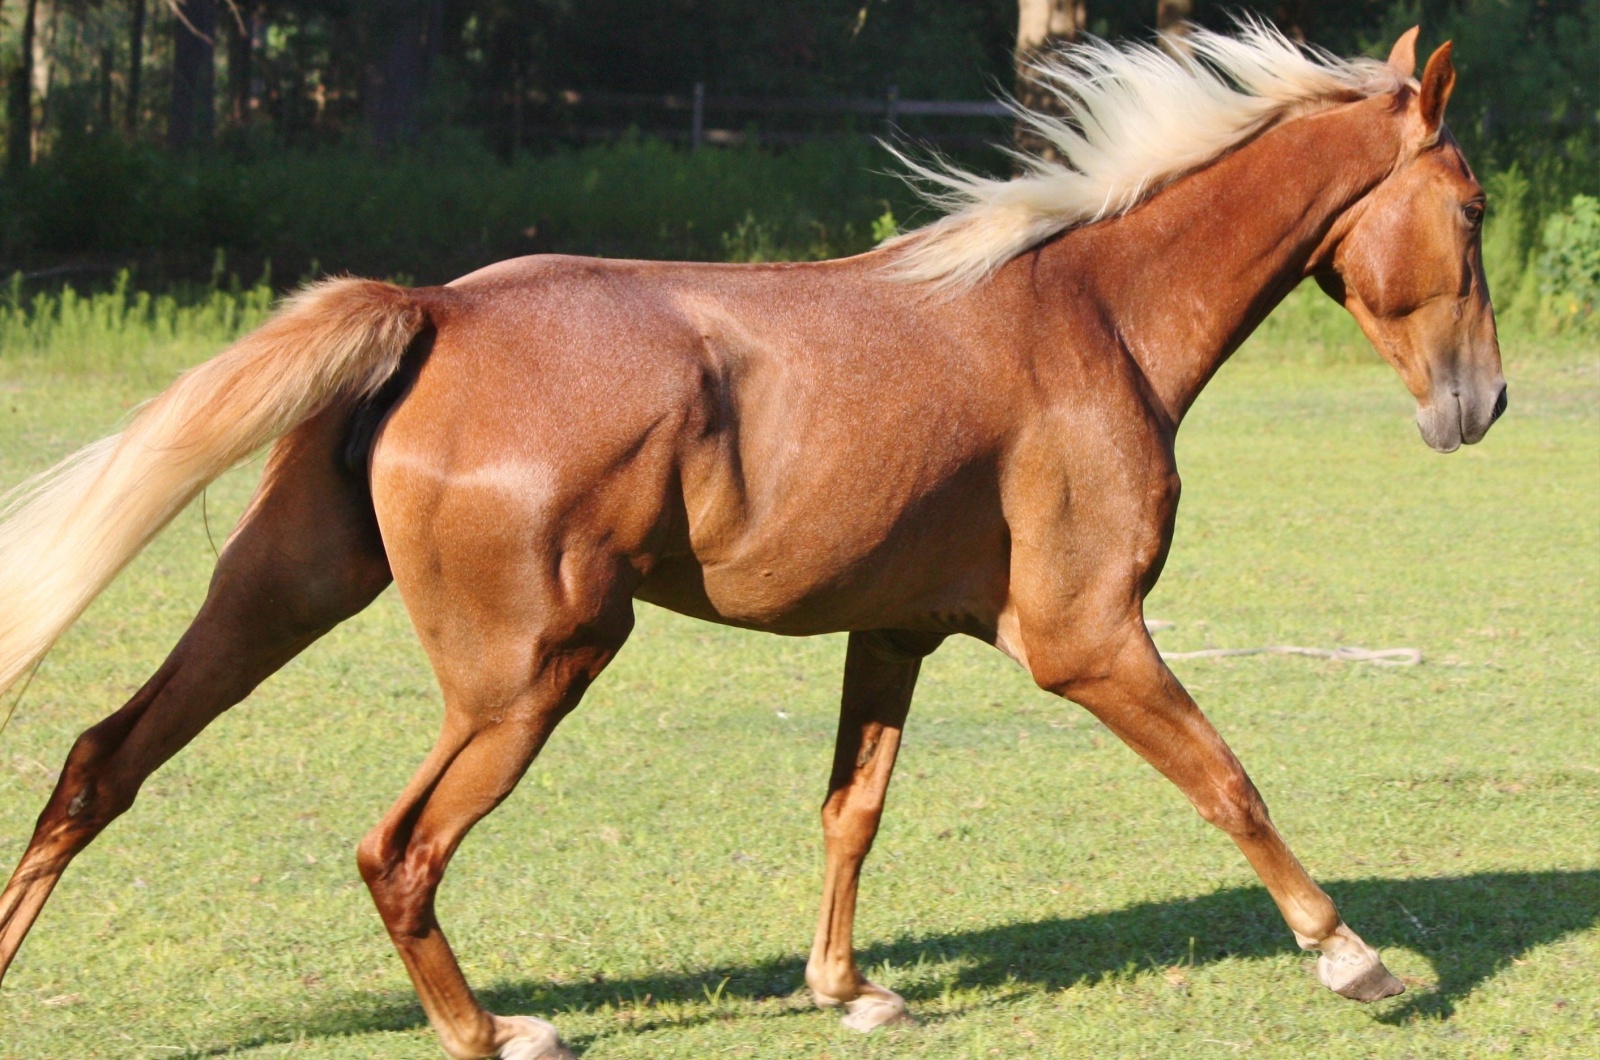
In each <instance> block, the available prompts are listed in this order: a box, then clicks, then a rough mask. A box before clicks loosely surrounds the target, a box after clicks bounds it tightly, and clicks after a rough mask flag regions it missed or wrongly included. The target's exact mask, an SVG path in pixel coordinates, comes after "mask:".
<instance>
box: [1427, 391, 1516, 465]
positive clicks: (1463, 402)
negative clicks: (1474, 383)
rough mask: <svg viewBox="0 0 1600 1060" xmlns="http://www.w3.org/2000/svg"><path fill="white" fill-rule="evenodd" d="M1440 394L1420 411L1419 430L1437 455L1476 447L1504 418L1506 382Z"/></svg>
mask: <svg viewBox="0 0 1600 1060" xmlns="http://www.w3.org/2000/svg"><path fill="white" fill-rule="evenodd" d="M1441 390H1442V392H1440V393H1438V394H1436V396H1435V397H1434V399H1433V400H1432V401H1430V402H1428V403H1427V404H1426V405H1419V406H1418V407H1417V429H1418V430H1419V431H1421V432H1422V440H1423V441H1425V442H1427V443H1428V445H1429V446H1430V447H1431V448H1433V449H1434V450H1436V451H1437V452H1441V453H1453V452H1455V451H1456V450H1457V449H1459V448H1461V446H1463V445H1476V444H1477V443H1478V442H1481V441H1482V440H1483V436H1484V435H1486V434H1488V433H1489V428H1490V427H1492V426H1494V423H1495V421H1496V420H1498V419H1499V418H1500V417H1501V416H1502V415H1504V414H1505V411H1506V403H1507V399H1506V384H1505V380H1504V379H1497V380H1495V382H1494V384H1493V385H1492V386H1490V387H1481V388H1478V387H1474V388H1466V387H1463V388H1460V389H1456V388H1453V387H1452V388H1449V389H1444V388H1441ZM1490 395H1493V397H1491V396H1490Z"/></svg>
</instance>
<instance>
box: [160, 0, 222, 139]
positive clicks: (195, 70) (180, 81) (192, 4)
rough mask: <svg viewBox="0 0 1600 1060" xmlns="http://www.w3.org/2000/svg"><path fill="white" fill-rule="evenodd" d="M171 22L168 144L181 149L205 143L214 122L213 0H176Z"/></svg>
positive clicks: (215, 70) (215, 80) (214, 9)
mask: <svg viewBox="0 0 1600 1060" xmlns="http://www.w3.org/2000/svg"><path fill="white" fill-rule="evenodd" d="M173 12H174V13H175V14H176V15H177V18H176V19H174V20H173V24H172V37H173V39H172V101H171V106H170V108H169V109H168V111H167V146H168V147H170V148H172V149H173V150H174V151H181V150H183V149H185V148H187V147H189V146H191V145H192V144H196V143H202V144H203V143H208V142H209V141H210V140H211V133H212V131H213V129H214V127H215V125H216V106H217V103H216V87H217V69H216V50H217V49H216V39H217V2H216V0H181V2H175V3H174V6H173Z"/></svg>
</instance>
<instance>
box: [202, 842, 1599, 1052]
mask: <svg viewBox="0 0 1600 1060" xmlns="http://www.w3.org/2000/svg"><path fill="white" fill-rule="evenodd" d="M1328 891H1329V892H1330V893H1331V894H1332V895H1333V897H1334V900H1335V901H1337V902H1338V903H1339V907H1340V911H1341V913H1343V915H1344V916H1346V917H1347V918H1348V919H1349V921H1350V922H1351V923H1352V924H1353V925H1356V927H1357V930H1358V931H1360V932H1361V934H1362V936H1363V937H1364V938H1366V940H1367V941H1368V942H1370V943H1372V944H1373V945H1375V946H1377V947H1378V948H1379V949H1380V950H1381V949H1384V948H1386V947H1388V948H1398V947H1404V948H1407V949H1410V950H1412V951H1414V952H1416V953H1419V954H1421V955H1422V956H1423V957H1425V958H1426V959H1427V960H1428V962H1429V963H1430V964H1432V966H1433V970H1434V975H1435V978H1436V983H1435V984H1433V985H1432V986H1428V985H1426V984H1424V985H1423V987H1422V988H1421V989H1415V988H1414V989H1413V990H1412V991H1411V992H1409V993H1407V994H1405V995H1403V996H1402V997H1401V998H1399V999H1398V1000H1396V1001H1394V1002H1388V1003H1384V1004H1381V1005H1379V1006H1376V1007H1375V1008H1374V1010H1373V1013H1374V1018H1376V1019H1377V1020H1379V1021H1381V1022H1384V1023H1400V1022H1404V1021H1408V1020H1411V1019H1415V1018H1434V1019H1445V1018H1448V1017H1449V1016H1451V1015H1452V1014H1453V1013H1454V1012H1455V1007H1456V1003H1457V1002H1458V1001H1460V1000H1461V999H1462V998H1464V997H1466V996H1467V995H1469V994H1470V993H1472V991H1473V990H1475V989H1477V987H1478V986H1479V984H1481V983H1483V982H1484V981H1486V980H1488V979H1489V978H1491V977H1492V976H1494V975H1496V974H1497V973H1499V972H1500V971H1501V970H1502V969H1504V968H1506V967H1507V966H1509V965H1510V964H1511V963H1512V961H1513V960H1515V959H1517V958H1518V957H1519V956H1520V955H1521V954H1524V953H1526V952H1527V951H1528V950H1530V949H1531V948H1533V947H1535V946H1539V945H1542V944H1544V943H1549V942H1553V941H1556V940H1558V939H1560V938H1563V937H1565V936H1567V935H1570V934H1572V933H1574V932H1578V931H1583V930H1586V929H1588V928H1590V927H1593V926H1595V925H1596V924H1597V923H1600V870H1581V871H1548V872H1492V873H1479V874H1476V875H1471V876H1460V877H1439V878H1433V879H1409V880H1391V879H1364V880H1342V881H1334V882H1331V883H1329V884H1328ZM1293 949H1294V944H1293V942H1292V941H1291V940H1290V939H1289V937H1288V932H1287V930H1286V929H1285V928H1284V927H1283V924H1282V922H1281V921H1280V920H1279V918H1278V915H1277V912H1276V910H1275V909H1273V907H1272V902H1271V899H1270V898H1268V896H1267V894H1266V892H1265V891H1264V890H1263V889H1262V888H1260V887H1255V886H1251V887H1233V888H1228V889H1226V890H1220V891H1216V892H1213V893H1211V894H1208V895H1204V896H1202V897H1198V898H1191V899H1179V900H1175V901H1166V902H1147V903H1143V904H1140V905H1134V906H1129V907H1128V908H1126V909H1118V910H1116V911H1114V912H1108V913H1095V914H1092V915H1090V916H1083V917H1074V918H1072V919H1065V920H1064V919H1059V918H1052V919H1048V920H1040V921H1034V922H1031V923H1019V924H1007V925H1004V926H1000V927H992V928H984V929H982V930H978V931H964V932H951V933H948V934H942V935H929V936H924V937H920V938H908V939H900V940H895V941H891V942H883V943H878V944H876V945H872V946H868V947H866V948H864V949H863V950H861V951H860V952H859V953H858V955H857V956H858V959H859V960H860V962H861V964H862V966H863V967H865V968H869V969H870V968H872V967H874V966H877V965H882V964H889V965H891V966H895V967H906V966H913V965H917V964H919V963H920V962H924V961H926V960H929V959H933V960H936V961H939V962H945V961H950V962H954V963H955V964H956V966H957V968H958V970H957V971H956V972H955V975H954V980H953V981H952V980H951V978H950V977H948V976H942V977H940V978H939V981H938V982H929V983H923V984H918V983H915V982H913V983H910V984H905V985H904V986H903V989H902V990H901V992H902V993H903V994H905V996H906V999H907V1000H908V1001H909V1002H910V1003H911V1005H912V1007H913V1009H915V1008H916V1005H917V1002H918V1001H919V1000H926V999H927V998H928V997H929V996H931V995H935V994H938V993H940V992H943V991H944V990H946V989H947V988H949V987H958V988H959V987H994V986H999V985H1002V984H1008V983H1009V984H1034V985H1036V986H1040V987H1044V988H1046V989H1060V988H1063V987H1066V986H1071V985H1073V984H1077V983H1088V984H1094V983H1096V982H1099V981H1100V980H1103V979H1106V978H1108V977H1111V976H1118V975H1123V974H1127V973H1128V972H1129V971H1130V970H1138V969H1150V968H1159V967H1166V966H1170V965H1174V964H1188V963H1193V964H1196V965H1198V964H1205V963H1209V962H1212V961H1217V960H1220V959H1222V958H1225V957H1244V958H1251V957H1271V956H1277V955H1281V954H1284V953H1287V952H1291V951H1293ZM804 970H805V962H804V960H803V959H802V958H800V957H798V956H797V957H793V958H783V959H780V960H773V961H765V962H761V963H756V964H745V965H738V966H729V967H725V968H717V969H710V970H707V971H704V972H696V973H685V974H672V973H666V974H660V975H644V976H636V977H632V978H625V979H607V980H604V981H596V982H585V983H574V984H552V983H549V982H548V981H542V980H533V979H530V980H526V981H522V982H510V983H500V984H497V985H494V986H490V987H488V988H487V989H485V990H482V991H480V993H479V997H480V999H481V1000H482V1001H483V1002H484V1004H485V1005H486V1006H487V1007H488V1008H489V1009H490V1010H491V1011H496V1012H510V1013H531V1012H537V1013H542V1014H547V1015H548V1014H550V1013H556V1014H557V1015H558V1016H559V1013H561V1012H562V1011H571V1010H579V1011H581V1010H584V1009H590V1008H594V1007H597V1006H601V1005H605V1004H608V1003H613V1002H617V1001H619V1000H620V1001H623V1002H629V1001H632V1000H634V999H640V998H645V997H650V998H652V999H654V1000H655V1001H656V1002H658V1003H659V1002H701V1003H703V1002H704V1001H705V1000H706V999H707V998H708V997H711V996H720V997H722V998H727V999H744V1000H761V999H766V998H774V997H783V996H787V995H789V994H792V993H794V991H795V990H796V988H797V987H799V986H800V985H801V982H802V979H803V977H804ZM1330 1003H1331V1002H1330ZM704 1018H707V1019H710V1018H715V1016H714V1015H712V1014H707V1015H706V1016H705V1017H704ZM691 1019H692V1018H691ZM673 1022H674V1023H681V1022H683V1021H682V1019H674V1020H673ZM423 1023H424V1018H423V1015H422V1010H421V1008H420V1007H418V1005H417V1004H416V1002H415V1000H414V999H413V998H412V997H411V996H410V995H409V994H405V995H401V994H397V993H392V992H391V993H384V994H375V993H347V994H344V995H342V996H335V997H330V998H328V999H326V1000H325V1001H324V1002H323V1003H322V1004H321V1005H320V1006H319V1007H317V1008H316V1009H314V1010H312V1011H311V1012H310V1013H307V1014H305V1016H304V1017H303V1018H299V1019H296V1020H295V1021H294V1024H293V1025H292V1026H281V1025H280V1026H275V1027H274V1028H273V1029H271V1030H268V1029H266V1028H263V1027H261V1026H260V1025H259V1024H257V1025H255V1026H253V1027H245V1028H241V1029H240V1030H241V1033H240V1037H241V1038H245V1039H248V1040H247V1041H236V1042H234V1043H232V1044H230V1045H229V1046H227V1047H225V1048H221V1049H217V1050H212V1051H210V1052H204V1053H196V1054H191V1055H217V1054H218V1053H222V1052H228V1051H231V1050H234V1049H239V1048H248V1047H258V1046H263V1045H270V1044H273V1043H278V1042H288V1041H294V1040H298V1039H302V1038H308V1037H311V1038H319V1037H335V1036H343V1035H348V1034H356V1033H363V1032H372V1031H394V1030H408V1029H413V1028H416V1027H419V1026H421V1025H422V1024H423ZM634 1026H635V1027H636V1028H637V1029H641V1030H642V1029H645V1028H646V1027H647V1026H649V1025H648V1024H645V1023H639V1024H635V1025H634ZM573 1044H574V1045H576V1046H578V1047H579V1048H580V1050H581V1048H582V1046H583V1044H584V1042H583V1040H582V1039H581V1038H579V1039H578V1040H577V1041H576V1042H574V1043H573Z"/></svg>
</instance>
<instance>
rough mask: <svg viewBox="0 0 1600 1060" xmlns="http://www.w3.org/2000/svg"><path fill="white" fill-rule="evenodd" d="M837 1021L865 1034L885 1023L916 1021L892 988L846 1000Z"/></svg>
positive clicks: (902, 999) (903, 1000)
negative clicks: (841, 1017)
mask: <svg viewBox="0 0 1600 1060" xmlns="http://www.w3.org/2000/svg"><path fill="white" fill-rule="evenodd" d="M880 989H882V988H880ZM839 1022H841V1023H843V1024H844V1025H845V1026H846V1027H849V1028H850V1029H851V1030H853V1031H861V1032H862V1033H863V1034H865V1033H866V1032H867V1031H872V1030H877V1029H878V1028H879V1027H882V1026H884V1025H885V1024H892V1023H915V1022H916V1021H915V1020H913V1019H912V1018H911V1013H910V1012H908V1011H907V1010H906V1003H905V999H904V998H902V997H901V996H900V995H899V994H896V993H895V992H894V991H892V990H883V991H882V993H872V994H862V995H861V996H860V997H858V998H856V999H855V1000H853V1001H846V1002H845V1003H844V1018H843V1019H842V1020H840V1021H839Z"/></svg>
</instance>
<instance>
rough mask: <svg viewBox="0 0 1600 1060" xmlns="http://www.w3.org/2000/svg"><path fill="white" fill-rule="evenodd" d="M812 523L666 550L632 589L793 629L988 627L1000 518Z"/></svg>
mask: <svg viewBox="0 0 1600 1060" xmlns="http://www.w3.org/2000/svg"><path fill="white" fill-rule="evenodd" d="M940 521H941V522H942V520H940ZM813 529H814V532H811V533H805V532H801V531H800V529H799V528H789V530H790V532H788V533H784V534H782V535H778V536H776V537H775V538H774V539H773V540H771V541H751V542H749V543H748V547H746V548H744V549H740V550H737V551H736V552H733V553H732V554H728V555H724V556H720V557H717V558H714V559H712V558H709V557H708V559H706V560H702V559H701V558H699V557H696V556H694V555H686V556H677V557H671V558H664V559H663V560H662V561H661V562H660V563H658V564H657V566H656V567H655V569H654V570H652V571H651V573H650V575H649V577H648V578H646V579H645V581H644V582H643V584H641V585H640V587H639V588H638V589H637V590H636V592H635V595H636V596H637V597H639V598H640V599H642V600H647V601H649V602H650V603H654V604H658V605H660V606H662V607H665V608H668V609H669V610H672V611H677V612H679V613H681V614H686V615H690V616H693V617H695V618H702V619H705V620H707V621H711V622H720V623H724V624H727V625H734V626H743V627H747V628H751V629H761V630H766V631H769V632H773V633H782V634H788V635H796V636H805V635H811V634H816V633H831V632H837V631H840V630H850V629H881V628H897V629H918V630H928V631H932V632H976V633H980V634H981V633H982V632H983V631H985V630H989V629H992V628H993V623H994V618H995V616H996V615H998V613H999V609H1000V608H1001V607H1002V606H1003V604H1004V600H1005V595H1006V578H1007V565H1006V555H1007V551H1006V548H1005V542H1004V534H1003V528H1001V527H1000V526H999V524H998V521H995V523H994V524H993V525H992V526H988V527H982V526H973V525H965V526H960V527H955V526H949V525H945V526H937V527H935V526H930V525H927V524H923V525H920V526H914V527H895V528H891V529H890V530H889V531H888V532H887V533H882V534H864V533H858V534H855V535H852V534H849V533H847V532H845V533H842V532H840V528H838V527H837V526H836V527H833V528H832V530H833V532H832V533H823V532H820V529H818V528H813Z"/></svg>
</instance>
